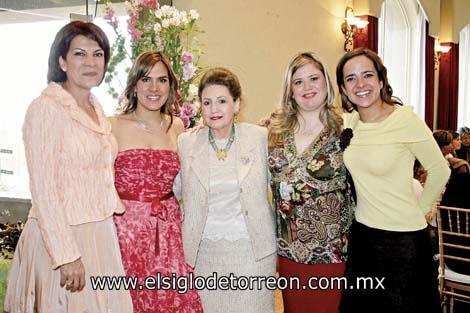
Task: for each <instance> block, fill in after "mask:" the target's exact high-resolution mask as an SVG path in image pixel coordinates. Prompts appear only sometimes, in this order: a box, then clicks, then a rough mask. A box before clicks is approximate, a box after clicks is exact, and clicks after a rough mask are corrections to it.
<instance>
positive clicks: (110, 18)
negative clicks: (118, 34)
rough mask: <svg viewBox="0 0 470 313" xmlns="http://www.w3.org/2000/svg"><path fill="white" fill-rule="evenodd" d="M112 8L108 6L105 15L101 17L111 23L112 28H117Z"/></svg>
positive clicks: (116, 20)
mask: <svg viewBox="0 0 470 313" xmlns="http://www.w3.org/2000/svg"><path fill="white" fill-rule="evenodd" d="M114 14H115V13H114V10H113V8H112V7H108V8H107V11H106V15H105V16H104V17H103V19H104V20H105V21H106V23H108V24H109V25H111V27H112V28H114V29H117V28H118V19H117V17H116V16H115V15H114Z"/></svg>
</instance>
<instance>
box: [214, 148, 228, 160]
mask: <svg viewBox="0 0 470 313" xmlns="http://www.w3.org/2000/svg"><path fill="white" fill-rule="evenodd" d="M216 156H217V159H218V160H222V161H223V160H225V158H226V157H227V153H226V152H225V150H224V149H218V150H217V152H216Z"/></svg>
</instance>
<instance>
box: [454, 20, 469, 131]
mask: <svg viewBox="0 0 470 313" xmlns="http://www.w3.org/2000/svg"><path fill="white" fill-rule="evenodd" d="M462 126H467V127H470V24H469V25H467V26H465V27H464V28H463V29H462V31H460V40H459V105H458V119H457V127H459V128H460V127H462Z"/></svg>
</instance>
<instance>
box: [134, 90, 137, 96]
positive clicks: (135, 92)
mask: <svg viewBox="0 0 470 313" xmlns="http://www.w3.org/2000/svg"><path fill="white" fill-rule="evenodd" d="M134 97H135V98H137V90H135V89H134Z"/></svg>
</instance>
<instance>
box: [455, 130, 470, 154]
mask: <svg viewBox="0 0 470 313" xmlns="http://www.w3.org/2000/svg"><path fill="white" fill-rule="evenodd" d="M459 134H460V139H461V142H462V145H461V147H460V148H459V149H456V151H455V152H456V154H457V157H458V158H460V159H463V160H465V161H467V162H470V128H468V127H461V128H460V129H459Z"/></svg>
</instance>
